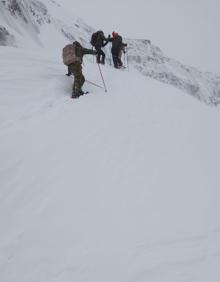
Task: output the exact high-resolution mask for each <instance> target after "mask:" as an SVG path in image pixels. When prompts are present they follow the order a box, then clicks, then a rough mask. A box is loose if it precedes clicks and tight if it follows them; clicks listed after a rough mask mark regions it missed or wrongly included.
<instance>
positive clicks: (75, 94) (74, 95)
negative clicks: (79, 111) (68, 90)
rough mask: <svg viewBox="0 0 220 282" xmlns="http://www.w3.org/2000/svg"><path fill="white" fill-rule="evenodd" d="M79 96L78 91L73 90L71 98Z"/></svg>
mask: <svg viewBox="0 0 220 282" xmlns="http://www.w3.org/2000/svg"><path fill="white" fill-rule="evenodd" d="M79 96H80V93H79V92H75V91H73V92H72V98H73V99H75V98H79Z"/></svg>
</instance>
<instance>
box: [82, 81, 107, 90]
mask: <svg viewBox="0 0 220 282" xmlns="http://www.w3.org/2000/svg"><path fill="white" fill-rule="evenodd" d="M86 82H88V83H90V84H92V85H94V86H96V87H99V88H102V89H103V87H102V86H100V85H98V84H96V83H94V82H92V81H89V80H87V79H86Z"/></svg>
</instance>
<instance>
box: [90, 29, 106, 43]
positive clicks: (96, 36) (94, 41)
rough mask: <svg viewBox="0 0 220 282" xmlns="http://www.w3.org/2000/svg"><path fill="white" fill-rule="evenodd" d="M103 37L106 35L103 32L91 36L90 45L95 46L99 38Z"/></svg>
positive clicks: (99, 31)
mask: <svg viewBox="0 0 220 282" xmlns="http://www.w3.org/2000/svg"><path fill="white" fill-rule="evenodd" d="M101 35H103V36H104V33H103V31H102V30H98V31H96V32H94V33H93V34H92V36H91V40H90V43H91V45H92V46H95V45H96V43H97V41H98V40H99V37H100V36H101Z"/></svg>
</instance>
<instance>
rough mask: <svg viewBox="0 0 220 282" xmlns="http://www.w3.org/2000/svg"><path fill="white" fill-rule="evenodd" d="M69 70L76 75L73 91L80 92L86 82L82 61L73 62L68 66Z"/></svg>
mask: <svg viewBox="0 0 220 282" xmlns="http://www.w3.org/2000/svg"><path fill="white" fill-rule="evenodd" d="M68 71H70V72H71V73H72V74H73V75H74V83H73V92H74V93H79V92H80V91H81V90H82V86H83V84H84V82H85V77H84V75H83V74H82V64H81V63H80V62H75V63H72V64H70V65H69V66H68Z"/></svg>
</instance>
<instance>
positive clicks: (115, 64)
mask: <svg viewBox="0 0 220 282" xmlns="http://www.w3.org/2000/svg"><path fill="white" fill-rule="evenodd" d="M112 60H113V63H114V67H115V68H118V60H117V53H116V50H115V49H112Z"/></svg>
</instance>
